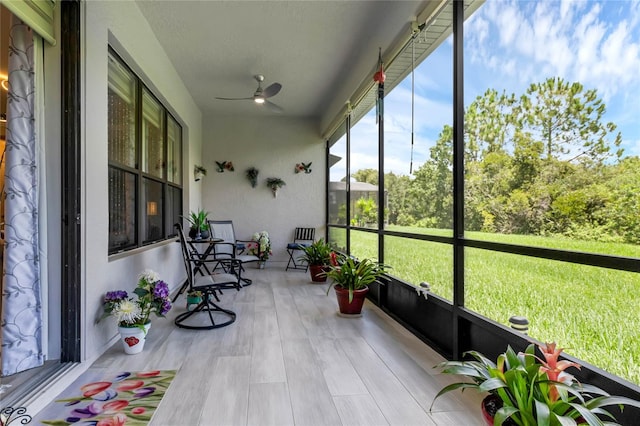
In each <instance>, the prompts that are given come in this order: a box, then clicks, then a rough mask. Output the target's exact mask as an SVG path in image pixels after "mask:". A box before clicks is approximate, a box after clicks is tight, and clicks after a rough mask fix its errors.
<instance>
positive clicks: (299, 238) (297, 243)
mask: <svg viewBox="0 0 640 426" xmlns="http://www.w3.org/2000/svg"><path fill="white" fill-rule="evenodd" d="M315 235H316V229H315V228H296V229H295V231H294V233H293V242H291V243H289V244H287V253H288V254H289V261H288V262H287V267H286V268H285V271H288V270H289V269H299V270H302V271H305V272H306V271H307V269H309V265H308V264H307V262H303V261H300V260H298V262H296V258H295V256H297V255H298V253H299V252H300V251H302V250H304V248H305V247H307V246H309V245H310V244H312V243H313V242H314V241H315ZM292 264H293V266H291V265H292Z"/></svg>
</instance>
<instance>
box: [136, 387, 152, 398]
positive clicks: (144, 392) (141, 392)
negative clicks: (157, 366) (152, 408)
mask: <svg viewBox="0 0 640 426" xmlns="http://www.w3.org/2000/svg"><path fill="white" fill-rule="evenodd" d="M155 391H156V388H154V387H153V386H149V387H146V388H140V389H136V391H135V392H134V394H133V395H134V396H135V397H136V398H144V397H145V396H149V395H151V394H152V393H154V392H155Z"/></svg>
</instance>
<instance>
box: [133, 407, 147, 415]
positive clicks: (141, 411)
mask: <svg viewBox="0 0 640 426" xmlns="http://www.w3.org/2000/svg"><path fill="white" fill-rule="evenodd" d="M145 411H147V410H145V408H144V407H136V408H134V409H133V410H131V414H136V415H140V414H144V412H145Z"/></svg>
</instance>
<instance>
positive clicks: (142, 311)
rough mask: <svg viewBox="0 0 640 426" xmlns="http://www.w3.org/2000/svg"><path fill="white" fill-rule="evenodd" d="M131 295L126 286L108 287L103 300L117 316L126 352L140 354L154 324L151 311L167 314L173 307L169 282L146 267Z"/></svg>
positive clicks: (108, 312) (110, 313)
mask: <svg viewBox="0 0 640 426" xmlns="http://www.w3.org/2000/svg"><path fill="white" fill-rule="evenodd" d="M133 293H134V294H135V295H136V296H137V298H136V299H133V298H131V297H129V295H128V294H127V292H126V291H124V290H115V291H109V292H107V294H106V295H105V297H104V300H103V309H104V313H103V314H102V317H101V319H103V318H106V317H108V316H113V317H115V318H116V321H117V323H118V330H119V331H120V340H121V341H122V345H123V347H124V351H125V353H127V354H137V353H139V352H142V349H144V342H145V339H146V335H147V332H148V331H149V328H150V327H151V313H155V314H156V316H158V317H162V318H164V316H165V315H166V314H167V313H168V312H169V310H170V309H171V299H170V298H169V286H168V285H167V283H165V282H164V281H162V280H160V277H159V276H158V274H157V273H155V272H154V271H151V270H149V269H147V270H145V271H144V272H142V273H141V274H140V276H139V277H138V286H137V287H136V288H135V290H134V291H133Z"/></svg>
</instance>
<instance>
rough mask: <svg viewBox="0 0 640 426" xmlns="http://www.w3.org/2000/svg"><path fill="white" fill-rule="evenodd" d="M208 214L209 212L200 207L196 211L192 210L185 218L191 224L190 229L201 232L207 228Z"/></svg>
mask: <svg viewBox="0 0 640 426" xmlns="http://www.w3.org/2000/svg"><path fill="white" fill-rule="evenodd" d="M208 216H209V212H207V211H204V210H202V209H200V210H198V211H197V212H194V211H192V212H191V213H189V216H187V217H185V219H187V221H188V222H189V223H190V224H191V229H195V230H196V231H198V230H199V231H200V232H202V231H208V230H209V223H208V222H207V217H208ZM183 217H184V216H183Z"/></svg>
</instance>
